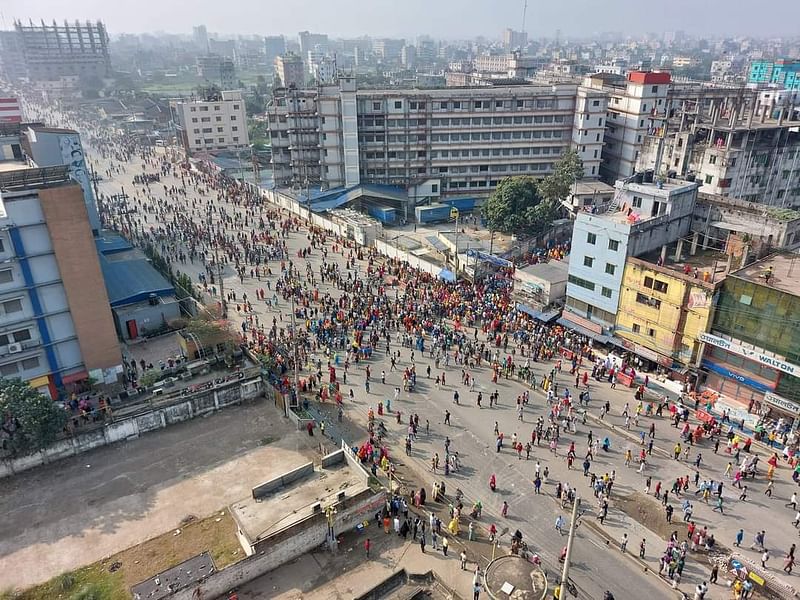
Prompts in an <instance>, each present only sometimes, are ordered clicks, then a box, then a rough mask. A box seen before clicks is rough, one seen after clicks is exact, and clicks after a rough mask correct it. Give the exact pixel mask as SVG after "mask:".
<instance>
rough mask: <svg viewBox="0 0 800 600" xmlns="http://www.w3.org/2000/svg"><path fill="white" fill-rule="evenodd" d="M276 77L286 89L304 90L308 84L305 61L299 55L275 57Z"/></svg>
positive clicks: (290, 54)
mask: <svg viewBox="0 0 800 600" xmlns="http://www.w3.org/2000/svg"><path fill="white" fill-rule="evenodd" d="M275 76H276V77H277V78H278V79H279V80H280V84H281V86H283V87H285V88H291V87H296V88H302V87H304V86H305V83H306V73H305V69H304V68H303V59H302V58H300V57H299V56H297V54H293V53H289V54H284V55H282V56H276V57H275Z"/></svg>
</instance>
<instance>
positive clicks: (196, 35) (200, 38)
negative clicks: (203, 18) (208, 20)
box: [192, 25, 208, 53]
mask: <svg viewBox="0 0 800 600" xmlns="http://www.w3.org/2000/svg"><path fill="white" fill-rule="evenodd" d="M192 39H193V40H194V45H195V46H197V49H198V50H200V52H202V53H207V52H208V30H207V29H206V26H205V25H198V26H197V27H193V28H192Z"/></svg>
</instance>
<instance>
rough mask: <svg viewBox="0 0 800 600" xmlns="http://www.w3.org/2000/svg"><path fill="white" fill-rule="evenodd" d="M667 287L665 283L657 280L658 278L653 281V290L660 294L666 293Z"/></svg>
mask: <svg viewBox="0 0 800 600" xmlns="http://www.w3.org/2000/svg"><path fill="white" fill-rule="evenodd" d="M668 287H669V286H668V285H667V284H666V283H664V282H663V281H659V280H658V279H656V281H655V283H653V290H655V291H656V292H659V293H661V294H666V293H667V288H668Z"/></svg>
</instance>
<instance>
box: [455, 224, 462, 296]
mask: <svg viewBox="0 0 800 600" xmlns="http://www.w3.org/2000/svg"><path fill="white" fill-rule="evenodd" d="M460 219H461V214H460V213H459V214H457V215H456V260H455V264H456V273H455V275H456V281H458V234H459V233H460V232H461V229H459V226H458V224H459V220H460Z"/></svg>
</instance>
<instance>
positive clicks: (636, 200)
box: [631, 196, 642, 208]
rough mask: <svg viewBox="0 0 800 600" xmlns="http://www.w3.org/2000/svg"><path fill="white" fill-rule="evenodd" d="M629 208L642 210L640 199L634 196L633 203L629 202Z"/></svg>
mask: <svg viewBox="0 0 800 600" xmlns="http://www.w3.org/2000/svg"><path fill="white" fill-rule="evenodd" d="M631 206H633V208H642V197H641V196H634V197H633V202H631Z"/></svg>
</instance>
